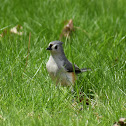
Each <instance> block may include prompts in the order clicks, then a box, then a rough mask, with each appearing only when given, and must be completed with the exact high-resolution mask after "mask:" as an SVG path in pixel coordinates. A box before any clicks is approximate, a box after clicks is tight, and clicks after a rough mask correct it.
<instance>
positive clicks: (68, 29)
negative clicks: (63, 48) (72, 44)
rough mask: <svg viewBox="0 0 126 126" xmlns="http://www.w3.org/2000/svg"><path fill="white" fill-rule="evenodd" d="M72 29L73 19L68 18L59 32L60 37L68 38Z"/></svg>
mask: <svg viewBox="0 0 126 126" xmlns="http://www.w3.org/2000/svg"><path fill="white" fill-rule="evenodd" d="M72 31H74V26H73V20H72V19H70V20H69V21H68V23H67V25H65V26H64V28H63V30H62V33H61V34H60V39H62V37H66V38H69V37H70V34H71V33H72Z"/></svg>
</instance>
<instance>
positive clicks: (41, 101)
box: [0, 0, 126, 126]
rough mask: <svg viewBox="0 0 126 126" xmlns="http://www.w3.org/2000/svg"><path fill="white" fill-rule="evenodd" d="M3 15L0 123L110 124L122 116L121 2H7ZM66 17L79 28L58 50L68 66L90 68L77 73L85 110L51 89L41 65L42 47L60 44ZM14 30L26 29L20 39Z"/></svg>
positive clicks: (124, 41) (124, 12) (124, 31)
mask: <svg viewBox="0 0 126 126" xmlns="http://www.w3.org/2000/svg"><path fill="white" fill-rule="evenodd" d="M0 12H1V14H0V34H2V33H3V32H4V31H5V30H6V31H8V32H7V34H6V33H5V35H4V36H3V37H0V48H1V54H0V58H1V60H0V64H1V75H0V76H1V78H0V125H1V126H4V125H7V126H9V125H10V126H13V125H14V126H18V125H25V126H27V125H30V126H31V125H38V126H39V125H42V126H44V125H46V126H48V125H50V126H53V125H54V126H67V125H73V126H76V125H77V126H82V125H84V126H94V125H95V126H96V125H98V126H112V125H113V123H114V122H115V121H116V122H117V121H118V120H119V118H121V117H126V23H125V21H126V1H125V0H111V1H110V0H106V1H104V0H101V1H98V0H88V1H87V0H85V1H82V0H78V1H75V0H65V1H64V0H60V1H58V0H55V1H54V0H52V1H50V0H38V1H34V0H27V1H25V0H22V1H18V0H17V1H16V0H15V1H11V0H5V1H1V4H0ZM69 19H73V23H74V26H75V27H79V29H76V28H75V31H74V32H73V33H72V35H71V37H70V39H65V38H63V39H62V41H63V42H64V45H63V46H64V50H65V53H66V55H67V57H68V59H69V60H70V61H72V62H73V63H76V64H77V65H78V66H79V67H80V68H83V67H88V68H91V69H92V71H91V72H87V73H84V74H81V75H79V77H78V78H79V79H78V81H77V83H76V84H75V86H74V90H75V94H76V95H77V96H79V92H80V91H83V93H84V94H85V96H84V97H85V100H86V98H89V105H86V103H85V100H84V101H83V102H75V101H77V98H75V94H72V93H71V92H70V91H69V89H67V88H65V87H60V86H59V87H56V86H55V83H54V82H52V81H51V79H50V77H49V75H48V73H47V71H46V68H45V64H46V62H47V60H48V58H49V52H47V51H46V50H45V49H46V47H47V46H48V43H49V42H50V41H54V40H59V36H60V34H61V31H62V28H63V26H64V24H63V22H64V21H65V20H69ZM16 25H21V26H22V27H23V35H22V36H19V35H17V34H12V33H10V32H9V31H10V29H11V28H13V27H14V26H16ZM83 30H85V31H86V32H87V34H88V35H87V34H86V33H85V32H83ZM30 33H31V40H30V48H29V51H30V52H29V55H28V60H27V54H28V42H29V34H30ZM26 62H27V65H26ZM91 96H93V98H92V99H91V98H90V97H91ZM73 99H75V101H73Z"/></svg>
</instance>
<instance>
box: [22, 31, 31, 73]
mask: <svg viewBox="0 0 126 126" xmlns="http://www.w3.org/2000/svg"><path fill="white" fill-rule="evenodd" d="M30 40H31V32H30V33H29V42H28V53H27V59H26V64H25V69H24V72H25V70H26V67H27V64H28V56H29V48H30Z"/></svg>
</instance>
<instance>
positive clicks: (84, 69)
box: [81, 68, 91, 72]
mask: <svg viewBox="0 0 126 126" xmlns="http://www.w3.org/2000/svg"><path fill="white" fill-rule="evenodd" d="M86 71H91V69H90V68H82V69H81V72H86Z"/></svg>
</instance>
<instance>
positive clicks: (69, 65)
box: [63, 61, 81, 74]
mask: <svg viewBox="0 0 126 126" xmlns="http://www.w3.org/2000/svg"><path fill="white" fill-rule="evenodd" d="M63 65H64V68H65V69H66V71H67V72H75V73H76V74H78V73H81V70H80V69H79V67H78V66H77V65H75V64H72V63H71V62H69V61H65V62H64V64H63Z"/></svg>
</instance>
